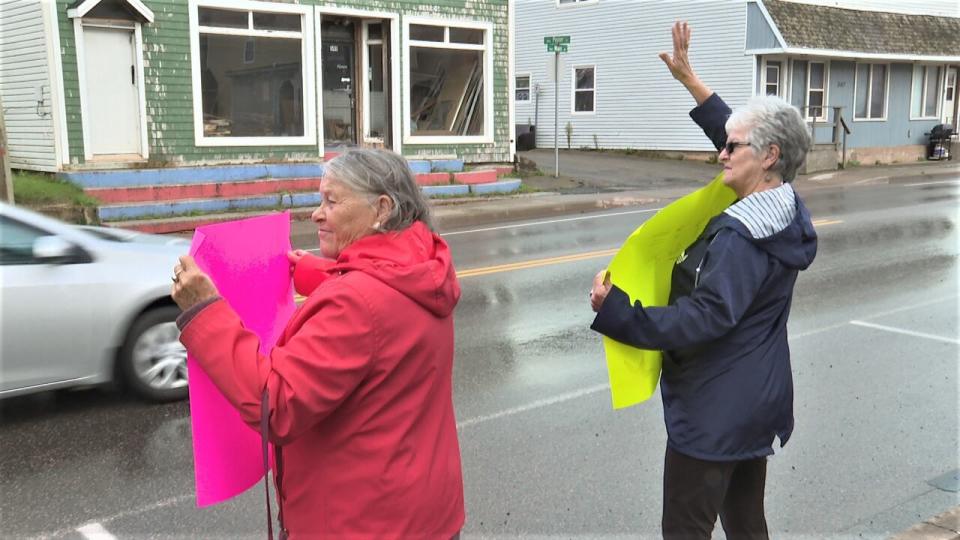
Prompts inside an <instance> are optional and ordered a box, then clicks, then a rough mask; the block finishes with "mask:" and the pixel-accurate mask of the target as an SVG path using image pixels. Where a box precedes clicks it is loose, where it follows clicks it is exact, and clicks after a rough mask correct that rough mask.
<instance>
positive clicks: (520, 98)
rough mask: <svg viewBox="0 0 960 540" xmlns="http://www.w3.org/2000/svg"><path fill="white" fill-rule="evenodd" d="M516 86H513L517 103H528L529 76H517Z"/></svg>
mask: <svg viewBox="0 0 960 540" xmlns="http://www.w3.org/2000/svg"><path fill="white" fill-rule="evenodd" d="M515 80H516V85H515V86H514V98H515V101H516V102H517V103H528V102H529V101H530V76H529V75H517V77H516V79H515Z"/></svg>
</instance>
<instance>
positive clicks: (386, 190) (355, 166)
mask: <svg viewBox="0 0 960 540" xmlns="http://www.w3.org/2000/svg"><path fill="white" fill-rule="evenodd" d="M324 174H325V175H326V174H329V175H331V176H332V177H333V179H334V180H335V181H338V182H340V183H341V184H343V185H344V186H346V187H347V188H349V189H350V190H352V191H355V192H357V193H360V194H362V195H364V196H366V197H367V199H369V200H370V201H371V202H372V201H373V200H375V199H376V198H377V197H379V196H380V195H386V196H387V197H390V199H391V200H392V201H393V211H392V212H391V213H390V217H389V218H387V219H386V220H385V221H384V222H382V223H381V224H380V229H381V230H384V231H400V230H403V229H406V228H407V227H409V226H410V225H413V223H414V222H415V221H422V222H423V223H424V224H425V225H426V226H427V227H430V229H433V223H432V221H431V219H430V207H429V206H428V205H427V200H426V198H425V197H424V196H423V192H422V191H421V190H420V186H418V185H417V182H416V180H414V178H413V171H411V170H410V164H409V163H407V160H406V159H404V158H403V157H401V156H400V155H398V154H397V153H395V152H391V151H389V150H374V149H352V150H348V151H346V152H344V153H342V154H340V155H339V156H337V157H335V158H333V159H332V160H330V161H329V162H328V163H327V164H326V166H325V168H324Z"/></svg>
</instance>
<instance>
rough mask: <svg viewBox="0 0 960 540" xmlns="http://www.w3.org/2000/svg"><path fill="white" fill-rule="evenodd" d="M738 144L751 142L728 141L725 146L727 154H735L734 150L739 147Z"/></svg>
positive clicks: (744, 144)
mask: <svg viewBox="0 0 960 540" xmlns="http://www.w3.org/2000/svg"><path fill="white" fill-rule="evenodd" d="M738 146H750V143H745V142H738V141H727V144H725V145H724V146H723V150H726V151H727V155H731V156H732V155H733V151H734V150H736V149H737V147H738Z"/></svg>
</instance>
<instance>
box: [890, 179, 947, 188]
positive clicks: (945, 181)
mask: <svg viewBox="0 0 960 540" xmlns="http://www.w3.org/2000/svg"><path fill="white" fill-rule="evenodd" d="M940 184H953V185H958V184H960V180H939V181H937V182H916V183H913V184H903V185H904V186H905V187H914V186H936V185H940Z"/></svg>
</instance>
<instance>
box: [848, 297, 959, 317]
mask: <svg viewBox="0 0 960 540" xmlns="http://www.w3.org/2000/svg"><path fill="white" fill-rule="evenodd" d="M956 299H957V297H956V296H945V297H943V298H933V299H931V300H925V301H923V302H920V303H917V304H910V305H907V306H900V307H898V308H893V309H889V310H887V311H880V312H878V313H874V314H872V315H870V316H869V317H864V319H876V318H878V317H886V316H887V315H893V314H895V313H900V312H902V311H910V310H911V309H918V308H922V307H927V306H932V305H933V304H939V303H940V302H946V301H948V300H953V301H955V300H956Z"/></svg>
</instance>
